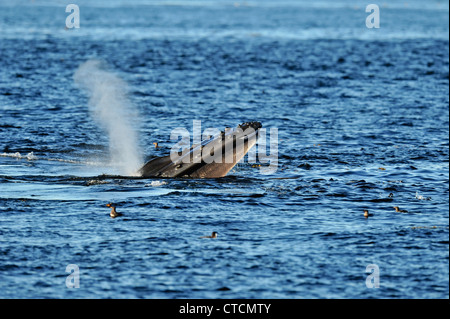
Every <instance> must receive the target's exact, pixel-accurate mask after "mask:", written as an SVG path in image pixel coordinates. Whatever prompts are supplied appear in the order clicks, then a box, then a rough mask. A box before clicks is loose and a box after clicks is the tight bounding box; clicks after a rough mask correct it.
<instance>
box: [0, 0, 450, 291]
mask: <svg viewBox="0 0 450 319" xmlns="http://www.w3.org/2000/svg"><path fill="white" fill-rule="evenodd" d="M71 2H72V3H73V2H74V1H56V0H55V1H50V0H49V1H25V0H23V1H14V2H11V1H6V0H5V1H3V0H2V1H0V112H1V117H0V298H164V299H171V298H285V299H299V298H363V299H365V298H448V296H449V246H448V244H449V230H448V226H449V40H448V36H449V7H448V2H444V1H426V2H423V1H404V0H402V1H389V2H388V3H386V4H380V6H379V8H380V28H372V29H369V28H367V27H366V17H367V16H368V15H369V14H370V13H367V12H365V6H366V5H367V3H366V2H364V1H331V0H328V1H319V2H316V1H294V0H292V1H276V2H275V1H246V2H242V1H209V0H205V1H147V0H142V1H138V0H133V1H106V0H105V1H103V0H102V1H95V2H93V1H87V0H86V1H81V0H80V1H77V2H76V3H77V5H78V6H79V8H80V28H67V26H66V17H67V16H68V15H69V14H70V13H66V12H65V8H66V5H67V4H69V3H71ZM92 59H95V60H98V61H102V63H103V65H104V67H105V69H106V70H107V71H108V72H111V73H114V74H116V75H117V76H118V77H120V78H121V79H122V80H123V81H124V83H126V84H127V90H128V91H127V92H128V94H127V98H128V102H127V103H130V104H132V105H133V107H134V108H135V109H137V110H138V113H139V116H138V118H135V120H134V122H133V129H134V130H135V131H136V134H137V136H139V139H138V141H139V147H140V149H142V150H143V153H144V154H143V160H145V159H146V158H148V157H149V156H154V155H156V156H159V155H164V154H168V152H169V150H170V148H171V147H172V145H173V144H174V143H175V141H173V140H171V139H170V133H171V131H172V130H173V129H174V128H176V127H184V128H186V129H187V130H189V131H191V132H192V125H193V121H194V120H197V121H198V120H199V121H201V123H202V127H203V128H207V127H215V128H218V129H223V128H224V127H227V126H231V127H234V126H236V125H237V124H239V123H242V122H245V121H250V120H256V121H260V122H261V123H262V124H263V126H264V127H265V128H268V129H270V128H277V129H278V167H277V170H276V172H274V173H272V174H269V175H267V174H263V173H262V171H261V167H264V165H263V166H259V165H260V164H261V163H259V164H258V163H256V165H255V164H254V163H248V161H244V163H241V164H238V165H237V166H236V167H235V168H234V169H233V170H232V171H231V172H230V174H229V175H228V176H227V177H225V178H222V179H202V180H195V179H177V180H162V179H142V178H136V177H133V176H126V174H121V173H120V172H118V171H117V169H116V168H115V167H114V166H112V165H111V156H114V155H112V154H111V153H110V149H109V146H110V143H111V140H110V137H109V135H108V132H107V130H105V126H104V125H102V123H101V121H99V119H98V118H97V117H96V115H95V114H94V113H93V112H92V110H90V108H89V103H90V102H89V96H88V94H87V92H86V90H83V89H81V88H80V87H79V86H78V85H77V84H76V83H75V81H74V74H75V72H76V70H77V69H78V67H79V66H80V65H81V64H83V63H84V62H86V61H88V60H92ZM119 120H120V119H119ZM267 139H269V136H267ZM155 141H156V142H159V144H160V146H162V147H161V148H159V149H155V148H154V146H153V145H152V143H153V142H155ZM256 151H257V153H258V152H259V151H261V150H260V149H258V148H256ZM108 202H114V203H116V204H117V205H118V206H117V210H118V211H120V212H122V213H123V214H124V216H123V217H121V218H116V219H111V218H110V217H109V209H108V208H107V207H106V206H105V204H106V203H108ZM393 206H399V207H400V208H401V209H404V210H407V211H408V212H407V213H396V212H395V210H394V208H393ZM364 209H368V210H369V212H370V213H372V214H373V216H371V217H369V218H367V219H366V218H364V216H363V210H364ZM212 231H216V232H218V234H219V236H218V238H216V239H200V238H199V237H200V236H204V235H209V234H210V233H211V232H212ZM71 264H74V265H77V266H78V267H79V271H80V287H79V288H78V289H70V288H68V287H67V286H66V279H67V276H68V275H69V272H66V267H67V266H68V265H71ZM374 264H375V265H376V266H377V267H378V269H379V275H380V276H379V288H368V286H367V285H366V279H367V277H368V276H369V275H370V274H371V273H370V272H366V267H367V266H368V265H374ZM370 283H371V282H369V286H370Z"/></svg>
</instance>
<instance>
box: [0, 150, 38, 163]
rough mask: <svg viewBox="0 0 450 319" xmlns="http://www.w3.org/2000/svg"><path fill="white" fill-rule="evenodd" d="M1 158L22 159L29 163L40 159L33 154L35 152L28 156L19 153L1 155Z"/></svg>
mask: <svg viewBox="0 0 450 319" xmlns="http://www.w3.org/2000/svg"><path fill="white" fill-rule="evenodd" d="M0 156H3V157H14V158H22V159H27V160H29V161H32V160H37V159H38V158H37V156H36V155H34V154H33V152H30V153H28V154H27V155H21V154H20V153H19V152H16V153H1V154H0Z"/></svg>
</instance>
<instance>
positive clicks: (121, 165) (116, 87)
mask: <svg viewBox="0 0 450 319" xmlns="http://www.w3.org/2000/svg"><path fill="white" fill-rule="evenodd" d="M74 80H75V83H76V84H77V85H79V86H80V87H82V88H84V89H86V90H87V91H88V93H89V96H90V100H89V107H90V109H91V111H92V114H93V115H94V117H95V118H96V120H98V122H99V123H100V124H101V125H102V127H103V129H104V130H105V131H106V132H107V134H108V137H109V150H110V157H111V164H112V165H113V166H115V167H117V168H118V169H119V170H120V172H121V173H123V174H126V175H138V174H137V170H138V169H139V168H140V166H141V165H142V160H141V152H140V150H139V147H138V139H137V132H136V130H135V128H136V127H138V126H139V125H138V123H137V122H138V118H139V116H138V112H137V110H136V108H135V107H134V106H133V105H132V103H131V102H130V101H129V100H128V99H127V96H126V93H127V85H126V83H125V82H124V81H123V80H122V79H120V78H119V76H117V75H116V74H115V73H113V72H111V71H108V70H105V68H104V67H103V65H102V63H101V62H100V61H98V60H88V61H86V62H84V63H83V64H81V65H80V66H79V67H78V69H77V70H76V72H75V74H74Z"/></svg>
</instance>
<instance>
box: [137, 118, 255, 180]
mask: <svg viewBox="0 0 450 319" xmlns="http://www.w3.org/2000/svg"><path fill="white" fill-rule="evenodd" d="M261 127H262V125H261V123H259V122H248V123H243V124H241V125H239V126H238V127H237V128H234V129H226V130H225V131H222V132H221V134H220V135H218V136H215V137H212V138H210V139H209V140H205V141H202V143H201V144H199V145H194V146H192V147H191V148H190V149H185V150H183V151H182V152H174V153H171V154H170V155H168V156H164V157H157V158H155V159H152V160H150V161H149V162H147V163H146V164H145V165H144V166H143V167H142V168H141V169H140V170H139V172H140V174H141V175H142V177H162V178H176V177H188V178H219V177H224V176H226V175H227V174H228V172H229V171H230V170H231V169H233V167H234V166H236V164H237V163H238V162H239V161H240V160H241V159H242V158H243V157H244V156H245V154H247V153H248V151H249V150H250V149H251V148H252V147H253V146H254V145H255V144H256V141H257V137H258V130H259V129H260V128H261Z"/></svg>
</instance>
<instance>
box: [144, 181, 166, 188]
mask: <svg viewBox="0 0 450 319" xmlns="http://www.w3.org/2000/svg"><path fill="white" fill-rule="evenodd" d="M166 184H167V182H166V181H152V182H151V183H150V184H145V185H144V186H145V187H148V186H153V187H158V186H162V185H166Z"/></svg>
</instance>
